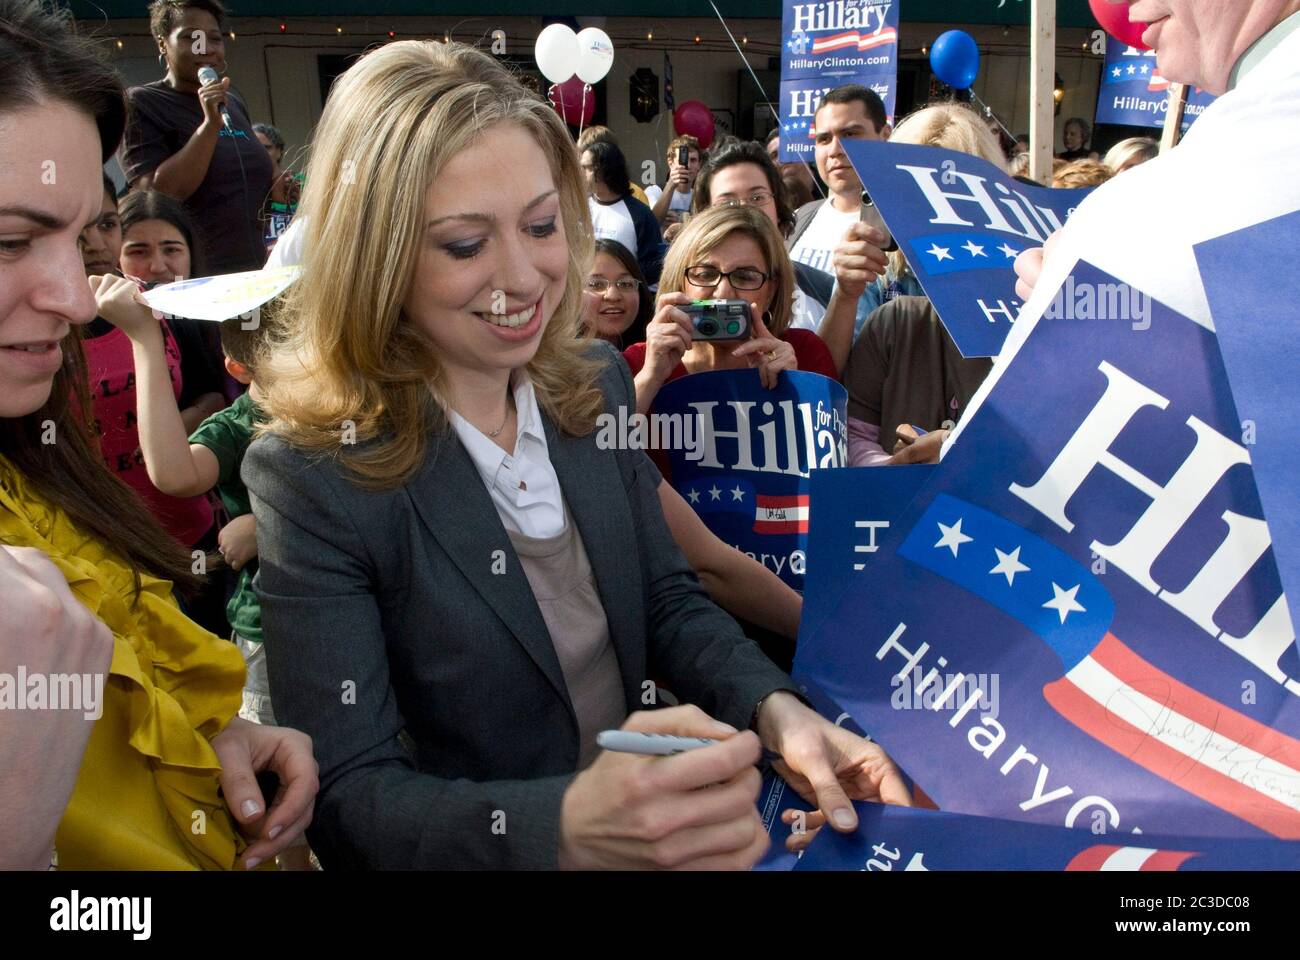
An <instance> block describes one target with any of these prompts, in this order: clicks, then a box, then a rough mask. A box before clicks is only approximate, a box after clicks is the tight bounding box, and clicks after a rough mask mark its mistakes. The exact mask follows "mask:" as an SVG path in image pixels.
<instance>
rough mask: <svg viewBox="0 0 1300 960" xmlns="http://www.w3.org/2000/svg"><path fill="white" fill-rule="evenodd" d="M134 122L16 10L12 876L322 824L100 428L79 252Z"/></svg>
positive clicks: (8, 101)
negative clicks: (195, 616)
mask: <svg viewBox="0 0 1300 960" xmlns="http://www.w3.org/2000/svg"><path fill="white" fill-rule="evenodd" d="M124 123H125V100H124V97H123V93H122V89H121V86H120V84H119V82H118V80H117V77H116V75H115V74H114V72H113V71H112V70H111V68H109V67H108V66H106V65H104V64H103V63H102V62H100V61H99V60H98V59H97V58H96V57H95V56H94V55H93V54H91V53H90V52H89V50H88V48H86V47H84V46H83V45H82V44H81V42H80V41H77V40H75V39H74V38H73V37H72V36H71V34H70V33H69V32H68V31H67V29H66V27H65V25H64V23H63V22H62V21H61V20H59V19H58V18H56V17H55V15H53V14H51V13H48V12H47V11H46V10H45V9H43V7H42V6H41V5H40V4H39V3H38V2H37V0H0V771H2V774H0V869H15V868H19V869H21V868H36V869H45V868H46V867H47V866H49V865H51V864H52V863H54V862H56V861H57V863H58V865H59V866H60V867H61V868H71V869H95V868H116V869H194V868H201V869H230V868H233V867H235V866H237V865H238V866H242V867H244V868H246V869H251V868H253V867H256V866H258V865H259V864H261V863H265V862H268V861H269V860H270V859H271V858H272V857H274V856H275V854H277V853H279V852H280V851H281V850H282V849H284V848H285V847H286V846H288V845H289V844H290V843H291V842H292V841H293V840H294V839H296V838H297V837H299V836H301V835H302V833H303V831H304V830H305V829H306V827H307V824H308V823H309V822H310V820H311V813H312V806H313V801H314V798H315V794H316V787H317V781H316V763H315V761H314V760H313V759H312V755H311V742H310V740H309V739H308V738H307V737H306V736H305V735H303V734H301V733H298V732H296V731H292V730H286V729H282V728H278V727H260V726H257V725H256V724H251V723H246V722H245V721H242V720H239V719H237V718H235V713H236V711H237V710H238V708H239V705H240V689H241V687H242V685H243V677H244V667H243V662H242V660H241V658H240V655H239V653H238V651H237V650H236V649H235V648H234V647H233V646H231V645H230V644H229V643H226V642H224V641H221V640H219V639H218V638H216V637H215V636H213V635H212V634H210V633H207V632H206V631H204V630H202V629H201V628H199V627H198V626H196V625H195V624H193V623H191V622H190V621H189V620H187V619H186V618H185V617H184V615H182V614H181V612H180V610H179V609H178V607H177V606H176V602H175V600H174V599H173V598H172V595H171V590H172V585H173V584H175V586H176V589H178V590H181V591H184V590H187V589H191V588H193V587H194V586H195V585H196V584H197V579H196V577H195V576H194V575H193V574H192V573H191V569H190V563H191V559H190V556H189V554H188V553H187V552H186V551H185V550H184V549H183V548H182V547H181V546H180V545H179V544H177V543H175V542H174V541H172V540H171V539H170V538H169V537H168V536H167V534H166V533H165V532H164V531H163V529H162V528H161V527H160V526H158V524H157V522H156V521H154V520H153V518H152V517H151V516H150V515H149V513H148V512H147V510H146V509H145V508H144V506H143V504H141V503H140V501H139V500H138V499H137V498H135V497H134V496H133V495H132V494H131V492H130V491H129V490H128V489H127V488H126V487H125V486H123V485H122V484H121V483H120V482H119V481H117V480H116V479H115V478H114V477H113V476H112V475H110V474H109V473H108V472H107V471H106V470H105V469H104V467H103V465H102V464H101V463H100V461H99V457H98V455H97V454H96V453H95V452H94V451H93V448H92V446H91V441H90V440H89V439H88V436H87V434H86V433H85V432H83V429H82V424H83V423H84V422H85V419H84V413H83V411H85V410H88V409H89V406H88V404H87V403H86V384H85V374H84V367H83V366H82V359H81V351H80V344H79V340H78V337H77V335H76V334H75V332H74V331H75V329H76V325H79V324H84V323H86V322H88V321H89V320H91V319H92V318H93V316H94V314H95V301H94V299H93V297H92V296H91V293H90V289H89V287H88V285H87V283H86V279H85V275H84V271H83V270H82V267H81V257H80V254H79V253H78V249H77V240H78V236H79V234H80V231H81V230H82V228H83V227H85V226H88V225H89V224H90V223H91V222H92V221H94V220H95V219H96V218H97V217H98V214H99V206H100V194H101V191H102V181H101V175H100V161H101V158H103V159H107V157H109V156H111V155H112V153H113V151H114V149H115V148H116V146H117V143H118V140H119V139H120V137H121V134H122V128H123V125H124ZM169 581H170V582H169ZM262 771H268V772H271V773H274V774H276V775H277V776H278V777H279V779H280V784H281V787H280V791H279V793H278V794H277V796H276V797H274V798H271V802H270V804H269V809H268V804H267V798H264V797H263V796H262V792H261V790H260V789H259V787H258V784H257V781H256V780H255V775H256V774H257V773H259V772H262Z"/></svg>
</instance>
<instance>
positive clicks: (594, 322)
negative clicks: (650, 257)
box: [581, 237, 654, 350]
mask: <svg viewBox="0 0 1300 960" xmlns="http://www.w3.org/2000/svg"><path fill="white" fill-rule="evenodd" d="M582 290H583V293H584V294H586V295H585V296H584V297H583V298H582V318H581V322H582V327H583V329H584V330H589V331H591V335H592V336H594V337H597V338H599V339H601V340H606V341H608V342H609V343H612V344H613V345H614V346H615V347H617V348H618V349H620V350H622V349H623V344H624V343H638V342H640V341H641V340H644V339H645V328H646V324H647V323H649V322H650V315H651V314H652V313H653V312H654V297H652V296H651V295H650V289H649V288H648V287H647V286H646V283H645V278H644V277H643V276H642V275H641V267H640V266H639V265H638V264H637V262H636V257H634V256H633V255H632V251H631V250H629V249H628V248H627V247H625V246H623V244H621V243H619V242H618V241H617V240H609V239H606V238H603V237H602V238H601V239H599V240H597V241H596V257H595V259H594V260H593V261H592V264H591V270H590V272H589V273H588V274H587V279H586V281H585V282H584V283H583V288H582Z"/></svg>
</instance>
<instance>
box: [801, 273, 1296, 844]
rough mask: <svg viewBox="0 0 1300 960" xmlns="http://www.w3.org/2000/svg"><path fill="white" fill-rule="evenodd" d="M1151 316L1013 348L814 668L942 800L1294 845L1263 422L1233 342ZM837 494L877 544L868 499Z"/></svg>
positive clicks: (810, 660)
mask: <svg viewBox="0 0 1300 960" xmlns="http://www.w3.org/2000/svg"><path fill="white" fill-rule="evenodd" d="M1067 283H1068V284H1070V285H1071V286H1072V287H1073V289H1075V290H1083V289H1091V290H1093V291H1110V292H1114V291H1116V290H1120V291H1122V290H1123V287H1124V285H1123V284H1120V283H1119V282H1118V281H1116V280H1115V278H1113V277H1110V276H1108V275H1106V274H1104V273H1102V272H1101V271H1099V270H1097V269H1096V268H1094V267H1092V266H1091V265H1089V264H1086V263H1080V264H1079V265H1078V266H1077V267H1076V269H1075V270H1074V272H1073V273H1072V275H1071V277H1070V278H1069V280H1068V281H1067ZM1137 294H1138V295H1139V296H1140V295H1141V291H1137ZM1111 302H1115V301H1114V300H1112V301H1111ZM1146 307H1147V309H1146V314H1145V319H1144V322H1142V323H1133V322H1128V321H1125V320H1119V319H1104V318H1097V317H1088V318H1079V317H1075V316H1072V315H1070V313H1069V311H1065V312H1064V313H1063V315H1060V316H1056V317H1054V318H1052V319H1044V320H1043V321H1042V322H1040V323H1039V324H1038V325H1037V326H1036V327H1035V328H1034V330H1033V331H1032V333H1031V334H1030V336H1029V337H1028V338H1027V339H1026V341H1025V342H1024V344H1023V345H1022V346H1021V347H1020V349H1019V350H1018V351H1017V352H1016V353H1015V354H1014V355H1013V356H1010V357H1007V358H1004V359H1003V361H1002V363H1001V364H1000V365H999V367H998V368H997V369H996V370H995V374H994V379H993V380H992V382H991V386H990V388H989V390H988V393H987V395H986V396H985V398H984V402H983V404H982V405H981V406H979V407H978V408H977V409H976V410H975V411H974V413H973V414H972V416H971V418H970V419H969V420H968V421H967V422H966V423H964V425H963V429H962V431H961V432H960V434H959V435H958V436H957V437H956V438H955V441H954V442H953V443H952V445H951V448H950V449H949V450H948V452H947V455H946V456H945V457H944V459H943V461H942V462H941V463H940V465H939V467H938V469H937V470H935V471H934V473H933V475H932V476H931V478H930V479H929V480H928V481H927V482H926V483H925V484H924V486H923V487H922V488H921V489H920V491H919V493H917V495H916V497H915V498H914V499H913V500H912V502H911V503H910V504H909V506H908V507H907V509H906V510H905V511H904V513H903V515H902V518H901V520H900V521H899V523H898V527H897V529H895V530H892V531H891V535H890V536H889V537H887V538H885V539H884V540H883V541H882V544H881V546H880V549H879V550H877V551H876V552H875V553H874V554H873V558H872V559H871V560H870V563H869V566H868V568H867V572H868V573H869V578H868V579H866V580H863V581H861V582H859V583H857V584H855V586H853V587H852V588H850V589H848V590H846V591H845V592H844V593H842V594H841V596H840V597H838V598H837V599H835V600H834V601H833V602H831V603H830V604H829V609H826V610H814V611H809V612H806V614H805V616H806V622H807V623H808V624H809V626H810V629H809V630H808V631H807V632H801V636H800V639H799V648H798V654H797V657H796V661H795V672H796V675H799V676H807V677H809V678H810V679H811V680H813V681H814V682H816V683H817V684H818V685H819V686H820V687H821V688H822V689H824V691H825V692H826V694H827V695H828V696H829V697H831V698H832V699H833V700H834V701H835V702H836V703H838V704H839V705H841V706H842V707H843V709H844V710H845V711H847V712H848V713H849V714H850V715H851V716H852V717H853V718H854V720H856V721H857V722H858V724H860V726H861V727H862V728H863V729H864V730H866V731H867V732H869V733H870V734H871V735H872V737H873V738H874V739H875V740H877V741H878V742H879V743H881V744H882V745H883V746H884V747H885V748H886V749H887V750H888V751H889V753H890V755H891V756H892V757H894V759H895V760H896V761H897V762H898V764H899V766H900V767H901V768H902V769H903V770H904V771H905V772H906V773H907V774H908V775H909V776H910V777H911V778H913V779H914V780H915V782H916V784H917V786H918V787H920V788H921V789H922V790H923V791H924V792H925V793H926V794H927V795H928V796H930V797H931V798H933V799H934V801H935V802H936V803H937V805H938V807H939V808H940V809H942V810H944V811H948V812H956V813H966V814H977V815H981V816H986V817H994V818H1000V819H1012V820H1024V821H1030V822H1034V823H1040V824H1047V825H1053V826H1058V827H1060V826H1064V827H1072V828H1080V829H1082V830H1086V831H1089V832H1090V833H1092V834H1094V835H1100V834H1103V833H1104V834H1105V835H1106V836H1107V837H1108V840H1107V843H1110V844H1118V845H1119V846H1125V845H1126V844H1128V843H1129V842H1130V841H1132V840H1133V839H1134V837H1132V836H1131V835H1132V834H1134V833H1135V832H1137V831H1140V833H1141V834H1169V835H1174V836H1194V837H1221V838H1256V839H1267V838H1275V839H1283V840H1292V841H1294V840H1297V839H1300V652H1298V651H1297V647H1296V643H1295V631H1294V627H1293V625H1292V621H1291V617H1290V614H1289V612H1288V609H1287V605H1286V599H1285V597H1284V596H1283V590H1282V582H1281V577H1280V574H1279V570H1278V566H1277V564H1276V563H1275V561H1274V553H1273V550H1272V546H1271V540H1270V532H1269V528H1268V525H1267V524H1266V522H1265V514H1264V511H1263V508H1262V506H1261V500H1260V495H1259V492H1258V490H1257V487H1256V482H1255V476H1254V473H1253V470H1252V466H1251V451H1250V449H1249V448H1248V445H1247V444H1246V443H1244V442H1243V440H1244V437H1243V424H1242V418H1241V416H1240V415H1239V413H1238V410H1237V408H1236V406H1235V404H1234V401H1233V396H1232V393H1231V391H1230V389H1229V381H1228V377H1227V374H1226V372H1225V369H1224V363H1223V360H1222V358H1221V355H1220V351H1219V347H1218V344H1217V342H1216V338H1215V335H1214V333H1213V332H1211V331H1209V330H1207V329H1205V328H1204V327H1202V326H1200V325H1198V324H1196V323H1194V322H1193V321H1191V320H1190V319H1188V318H1187V317H1185V316H1183V315H1181V314H1179V313H1177V312H1175V311H1173V310H1172V309H1170V308H1168V307H1166V306H1165V305H1163V304H1161V303H1159V302H1155V301H1151V300H1149V299H1148V300H1147V301H1146ZM1215 319H1216V324H1217V325H1219V326H1222V325H1223V324H1224V323H1227V322H1232V321H1233V320H1235V316H1232V315H1230V316H1226V317H1218V316H1216V318H1215ZM1263 442H1264V439H1263V438H1261V440H1260V443H1261V444H1262V443H1263ZM1270 442H1274V443H1277V442H1282V443H1285V442H1288V440H1287V438H1285V437H1274V438H1273V439H1272V441H1270ZM879 469H888V468H879ZM816 506H817V514H818V516H819V520H820V519H822V518H823V515H824V514H825V513H826V512H830V513H831V514H834V513H836V512H837V511H838V512H840V517H841V519H840V521H839V523H838V524H837V526H838V527H839V528H840V530H841V534H840V535H841V536H842V537H844V538H845V539H852V540H853V541H855V542H856V541H857V540H858V539H859V535H860V531H858V530H857V529H856V528H855V527H854V519H855V515H856V513H857V512H858V511H857V510H856V508H855V506H854V505H852V504H849V505H840V504H837V503H836V502H835V501H833V500H832V501H827V502H822V501H819V502H818V503H817V505H816ZM814 549H815V550H816V551H817V552H815V553H814V555H813V562H817V559H816V558H817V557H818V556H820V555H822V553H823V552H824V551H822V550H821V548H820V547H819V546H816V547H815V548H814ZM839 550H843V547H840V548H839ZM836 552H838V551H837V550H834V549H832V550H831V553H832V554H834V553H836ZM810 601H811V602H814V603H821V602H823V601H822V599H821V598H820V597H816V598H814V597H810ZM1137 845H1138V846H1141V845H1142V844H1141V843H1138V844H1137Z"/></svg>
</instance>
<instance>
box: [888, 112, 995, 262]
mask: <svg viewBox="0 0 1300 960" xmlns="http://www.w3.org/2000/svg"><path fill="white" fill-rule="evenodd" d="M889 142H890V143H913V144H916V145H918V146H922V147H943V148H944V149H945V150H956V151H958V152H959V153H969V154H970V155H971V156H973V157H979V158H980V159H981V160H986V161H988V162H989V163H991V164H993V166H995V167H997V168H998V169H999V170H1001V171H1002V172H1003V173H1007V172H1009V171H1008V164H1007V156H1006V154H1005V153H1004V152H1003V150H1002V144H1000V143H999V142H998V138H997V137H996V136H995V135H994V133H993V131H992V130H990V129H989V125H988V124H987V123H985V122H984V118H983V117H981V116H980V115H979V114H978V113H976V112H975V111H974V110H972V109H971V108H970V107H968V106H966V105H964V104H961V103H937V104H934V105H933V106H929V107H923V108H922V109H920V110H917V111H915V112H914V113H909V114H908V115H907V116H906V117H904V118H903V119H902V120H900V121H899V122H898V126H896V127H895V128H894V132H893V134H892V135H891V136H890V138H889ZM908 272H910V271H909V268H908V266H907V260H906V259H905V258H904V257H903V253H902V251H901V250H895V251H894V252H893V253H891V254H890V255H889V272H888V276H889V277H890V278H891V279H892V278H897V277H901V276H903V275H905V274H906V273H908Z"/></svg>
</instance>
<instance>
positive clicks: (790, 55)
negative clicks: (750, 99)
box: [780, 0, 898, 162]
mask: <svg viewBox="0 0 1300 960" xmlns="http://www.w3.org/2000/svg"><path fill="white" fill-rule="evenodd" d="M897 80H898V3H897V2H896V0H829V2H827V0H818V2H812V3H809V2H800V0H785V4H784V9H783V13H782V18H781V111H780V113H781V116H780V123H781V159H782V160H783V161H786V162H792V161H795V160H811V159H812V155H813V114H814V112H815V111H816V109H817V102H818V101H819V100H820V99H821V96H822V94H824V93H826V92H827V91H828V90H831V89H833V88H835V87H838V86H841V85H843V84H846V83H861V84H863V85H864V86H868V87H871V88H872V89H873V90H875V91H876V93H878V94H879V95H880V99H881V100H883V101H884V102H885V113H886V114H887V115H888V116H889V121H890V122H891V123H892V122H893V118H894V99H895V95H896V86H897Z"/></svg>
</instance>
